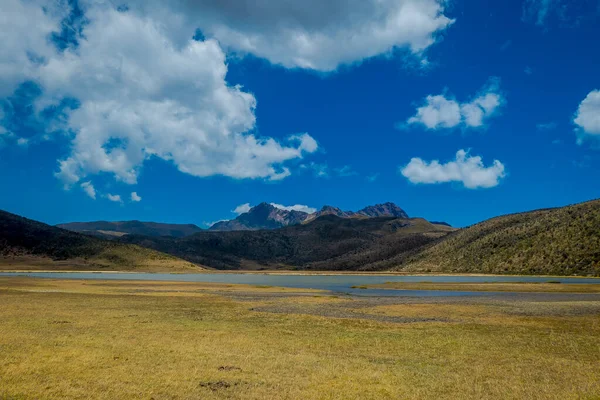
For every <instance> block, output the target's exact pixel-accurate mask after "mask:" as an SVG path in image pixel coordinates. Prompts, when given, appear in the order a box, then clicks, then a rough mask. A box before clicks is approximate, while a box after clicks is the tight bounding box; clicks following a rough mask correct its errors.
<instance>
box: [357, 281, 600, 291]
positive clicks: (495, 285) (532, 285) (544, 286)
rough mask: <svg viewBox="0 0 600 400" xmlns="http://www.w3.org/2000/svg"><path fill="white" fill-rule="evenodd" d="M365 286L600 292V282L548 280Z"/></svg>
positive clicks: (390, 283)
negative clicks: (563, 282) (558, 281)
mask: <svg viewBox="0 0 600 400" xmlns="http://www.w3.org/2000/svg"><path fill="white" fill-rule="evenodd" d="M364 288H367V289H395V290H452V291H466V292H532V293H536V292H537V293H600V285H599V284H585V283H569V284H566V283H565V284H561V283H548V282H542V283H537V282H483V283H448V282H439V283H438V282H386V283H383V284H381V285H364Z"/></svg>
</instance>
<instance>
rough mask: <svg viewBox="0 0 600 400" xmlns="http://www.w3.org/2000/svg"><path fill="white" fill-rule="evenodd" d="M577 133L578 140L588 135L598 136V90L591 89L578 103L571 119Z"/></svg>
mask: <svg viewBox="0 0 600 400" xmlns="http://www.w3.org/2000/svg"><path fill="white" fill-rule="evenodd" d="M573 122H574V123H575V125H577V130H578V134H579V142H581V140H582V139H583V138H584V137H586V136H588V137H592V136H593V137H598V138H600V90H592V91H591V92H590V93H589V94H588V95H587V96H586V98H585V99H583V101H582V102H581V104H579V108H578V110H577V112H576V113H575V117H574V119H573Z"/></svg>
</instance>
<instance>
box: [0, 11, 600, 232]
mask: <svg viewBox="0 0 600 400" xmlns="http://www.w3.org/2000/svg"><path fill="white" fill-rule="evenodd" d="M242 3H244V4H243V5H240V3H236V6H235V7H233V6H231V3H229V2H216V3H215V2H212V1H209V0H202V1H198V2H197V3H194V4H193V5H190V4H191V3H189V2H183V1H182V2H179V1H174V2H172V3H170V4H169V5H164V4H161V2H159V1H153V0H151V1H145V2H142V1H140V0H133V1H131V2H129V3H126V4H125V3H124V4H121V5H120V7H119V10H116V9H115V8H114V6H113V5H112V3H111V2H108V1H107V2H106V3H104V2H102V1H97V2H92V1H79V2H74V1H64V2H55V1H44V0H6V1H3V2H2V4H0V12H1V13H3V14H6V15H11V19H10V24H12V25H10V24H9V25H5V26H3V27H0V32H2V36H3V37H4V38H6V40H3V42H2V43H0V71H3V73H2V74H0V105H1V108H0V126H1V128H0V184H1V187H2V189H1V191H0V209H4V210H7V211H10V212H13V213H17V214H21V215H25V216H27V217H30V218H33V219H38V220H41V221H44V222H47V223H51V224H56V223H60V222H66V221H85V220H100V219H103V220H129V219H140V220H152V221H163V222H180V223H196V224H198V225H203V224H206V223H209V222H214V221H217V220H220V219H229V218H232V217H234V216H235V213H233V212H232V210H234V209H235V208H236V207H237V206H239V205H240V204H245V203H249V204H251V205H255V204H258V203H260V202H262V201H267V202H275V203H278V204H282V205H286V206H291V205H297V204H299V205H306V206H309V207H313V208H320V207H322V206H323V205H325V204H330V205H335V206H339V207H341V208H343V209H349V210H356V209H360V208H362V207H364V206H365V205H368V204H374V203H378V202H385V201H393V202H395V203H397V204H398V205H399V206H401V207H402V208H404V209H405V210H406V211H407V212H408V213H409V215H411V216H422V217H425V218H428V219H430V220H444V221H448V222H449V223H451V224H453V225H455V226H465V225H469V224H472V223H475V222H479V221H481V220H483V219H486V218H489V217H493V216H496V215H500V214H505V213H511V212H518V211H526V210H531V209H536V208H544V207H553V206H562V205H567V204H570V203H575V202H580V201H585V200H590V199H594V198H598V197H600V185H599V179H598V171H599V170H600V168H599V167H600V140H599V139H600V92H599V90H600V75H599V71H598V65H600V52H598V49H597V47H598V38H599V37H600V24H599V23H598V22H599V21H600V3H599V2H598V1H583V0H582V1H576V2H567V1H564V0H518V1H517V0H508V1H503V2H492V3H491V4H490V3H489V2H480V1H474V0H466V1H446V2H440V1H436V0H425V1H416V0H389V1H388V0H386V1H381V2H375V1H357V0H356V1H354V0H352V1H341V0H339V1H338V0H332V1H331V2H328V3H326V5H323V4H322V2H317V1H304V2H300V1H295V0H294V1H292V0H290V1H288V2H285V3H282V4H283V5H282V6H280V7H273V6H272V4H273V3H272V2H267V1H250V0H245V1H242ZM325 16H327V17H325ZM195 33H197V34H196V36H195V37H196V39H197V40H194V39H192V37H194V34H195ZM478 157H480V158H478ZM435 160H438V162H435ZM132 193H135V195H133V196H132Z"/></svg>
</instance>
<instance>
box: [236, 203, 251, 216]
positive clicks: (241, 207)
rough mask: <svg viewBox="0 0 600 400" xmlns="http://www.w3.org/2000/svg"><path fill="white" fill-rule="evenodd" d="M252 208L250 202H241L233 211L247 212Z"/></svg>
mask: <svg viewBox="0 0 600 400" xmlns="http://www.w3.org/2000/svg"><path fill="white" fill-rule="evenodd" d="M251 208H252V207H251V206H250V203H245V204H240V205H239V206H237V207H236V208H235V209H234V210H233V211H232V212H233V213H234V214H237V215H240V214H245V213H247V212H248V211H250V209H251Z"/></svg>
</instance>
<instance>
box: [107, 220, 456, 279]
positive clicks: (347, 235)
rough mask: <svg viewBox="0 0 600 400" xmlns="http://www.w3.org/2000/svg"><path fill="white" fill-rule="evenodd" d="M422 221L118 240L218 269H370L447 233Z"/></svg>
mask: <svg viewBox="0 0 600 400" xmlns="http://www.w3.org/2000/svg"><path fill="white" fill-rule="evenodd" d="M451 230H452V229H451V228H447V227H440V226H434V225H432V224H430V223H428V222H427V221H425V220H422V219H397V218H361V219H347V218H339V217H336V216H334V215H327V216H323V217H320V218H317V219H316V220H314V221H312V222H310V223H307V224H303V225H294V226H288V227H285V228H281V229H277V230H260V231H231V232H206V231H205V232H200V233H197V234H195V235H193V236H189V237H185V238H180V239H176V238H165V237H163V238H152V237H142V236H133V235H128V236H124V237H122V238H120V239H119V240H120V241H123V242H127V243H135V244H139V245H141V246H144V247H149V248H153V249H156V250H159V251H162V252H165V253H169V254H173V255H176V256H178V257H181V258H184V259H186V260H189V261H191V262H195V263H199V264H203V265H207V266H210V267H214V268H218V269H246V268H247V269H259V268H294V269H323V270H336V269H357V270H358V269H363V270H365V269H373V268H374V267H373V266H372V265H371V264H373V263H375V262H377V261H381V260H382V259H384V258H389V257H391V256H394V257H400V256H401V255H402V254H407V253H408V252H411V251H413V250H414V249H415V248H418V247H420V246H423V245H424V244H427V243H430V242H431V241H433V240H435V239H436V238H438V237H439V236H442V235H445V234H447V233H448V232H449V231H451Z"/></svg>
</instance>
